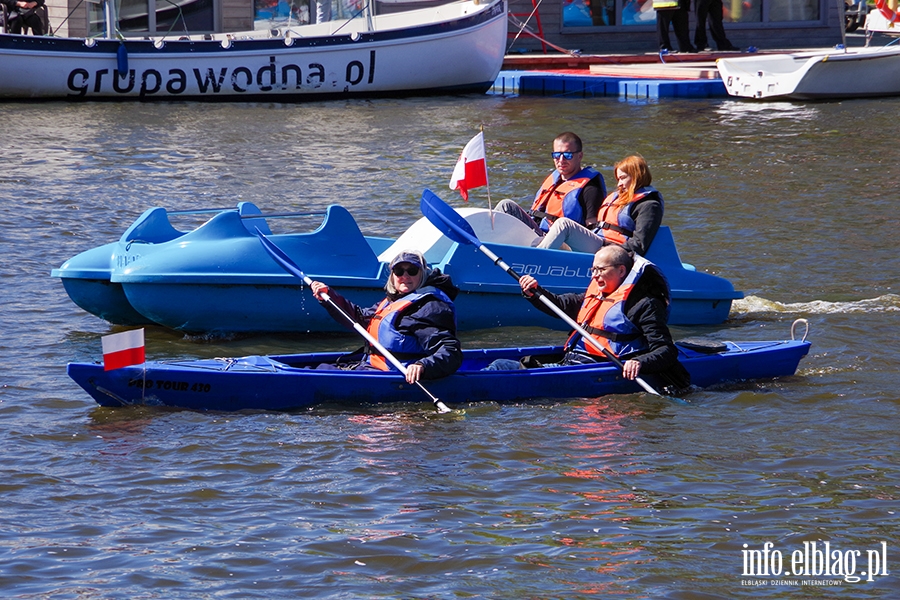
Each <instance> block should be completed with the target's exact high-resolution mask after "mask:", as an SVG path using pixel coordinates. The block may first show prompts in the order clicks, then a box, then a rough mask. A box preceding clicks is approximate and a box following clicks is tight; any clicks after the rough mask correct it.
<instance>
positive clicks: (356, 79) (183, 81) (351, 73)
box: [0, 0, 507, 101]
mask: <svg viewBox="0 0 900 600" xmlns="http://www.w3.org/2000/svg"><path fill="white" fill-rule="evenodd" d="M108 19H109V17H108ZM113 22H114V17H113ZM506 22H507V7H506V0H492V1H487V0H486V1H479V0H469V1H463V2H453V3H450V4H444V5H441V6H437V7H431V8H422V9H417V10H410V11H405V12H398V13H391V14H384V15H372V14H363V15H361V16H359V17H357V18H353V19H350V20H346V21H329V22H324V23H320V24H315V25H300V26H294V27H283V28H279V29H272V30H268V29H267V30H261V31H247V32H241V33H222V34H204V35H192V36H180V37H178V38H177V39H176V38H164V37H158V38H152V37H148V38H142V39H127V38H126V39H122V40H119V39H108V38H101V39H98V38H57V37H43V36H27V35H12V34H0V98H6V99H9V98H58V99H69V100H93V99H104V100H155V99H169V100H175V99H177V100H250V101H258V100H268V101H271V100H278V101H297V100H320V99H327V98H329V97H331V98H333V97H341V98H346V97H349V96H370V97H371V96H409V95H425V94H439V93H468V92H485V91H486V90H487V89H488V88H489V87H490V86H491V85H492V84H493V82H494V80H495V79H496V78H497V74H498V73H499V71H500V67H501V65H502V63H503V55H504V52H505V48H506V29H507V25H506Z"/></svg>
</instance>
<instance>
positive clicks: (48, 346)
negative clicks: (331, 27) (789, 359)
mask: <svg viewBox="0 0 900 600" xmlns="http://www.w3.org/2000/svg"><path fill="white" fill-rule="evenodd" d="M897 106H898V100H895V99H886V100H873V101H853V102H836V103H819V104H801V103H752V102H747V103H745V102H734V101H730V100H725V101H693V100H692V101H679V100H673V101H665V102H658V103H645V104H635V103H624V102H618V101H616V100H610V99H597V100H578V101H575V100H560V99H554V98H514V99H509V98H497V97H485V98H475V97H466V98H437V99H414V100H383V101H347V102H334V103H309V104H305V105H279V104H229V105H196V104H188V103H185V104H177V103H173V104H166V105H155V104H147V105H142V104H141V105H139V104H134V105H129V104H109V105H107V104H93V103H84V104H77V105H65V104H58V103H42V104H39V105H37V104H24V103H20V104H13V105H0V117H3V119H4V122H10V121H14V122H19V123H28V131H27V133H25V134H23V135H20V136H16V137H7V138H5V139H6V140H7V141H6V142H5V143H4V144H5V145H4V147H3V156H4V160H5V166H6V167H7V168H5V169H2V170H0V196H2V197H3V199H4V200H6V210H5V211H3V212H2V213H0V245H2V249H3V256H4V258H5V259H6V260H5V262H4V269H2V270H0V277H2V283H3V293H4V300H3V305H4V310H3V311H0V331H2V332H3V335H2V336H0V353H2V357H3V358H4V359H5V360H4V364H5V365H6V366H7V368H6V370H5V371H4V376H3V380H2V386H0V418H2V419H3V422H4V427H2V428H0V443H2V447H3V448H4V466H3V477H2V483H0V489H2V491H3V492H4V509H3V511H2V512H0V530H2V532H3V533H0V546H2V547H3V548H4V549H5V551H6V554H5V555H4V561H2V563H0V564H2V565H3V566H0V581H2V585H3V589H5V590H6V589H9V590H14V593H15V594H16V595H18V596H20V597H47V596H49V595H53V596H59V597H83V596H84V595H85V594H87V595H93V596H97V597H109V596H111V595H112V596H115V595H121V596H128V597H142V596H147V595H148V594H149V595H157V596H159V595H162V596H165V597H201V596H203V597H206V596H228V597H301V596H302V597H321V598H337V597H390V598H394V597H452V596H454V595H460V594H468V595H472V596H473V597H486V598H520V597H541V598H543V597H566V598H574V597H591V596H598V597H609V596H613V595H618V596H623V597H653V598H656V597H670V598H676V597H678V598H689V597H700V596H701V595H703V596H708V597H726V598H728V597H736V596H739V595H743V588H742V586H741V579H742V576H741V571H742V564H741V556H742V554H741V551H742V550H743V548H744V546H743V545H744V544H748V546H750V547H752V548H760V547H762V544H764V543H765V542H772V543H773V544H775V546H776V547H777V548H779V549H782V550H783V551H785V552H786V553H789V552H791V551H793V550H795V549H796V548H797V547H802V546H800V545H801V544H802V542H803V541H807V540H810V541H811V540H829V541H831V543H832V544H833V545H834V546H836V547H840V548H841V549H842V550H851V549H859V550H865V549H868V548H872V547H875V546H876V545H877V544H878V543H879V542H880V541H886V542H887V544H888V554H889V556H893V553H894V552H895V551H896V549H897V547H898V542H900V540H898V537H897V535H896V533H895V531H896V527H895V525H896V523H897V514H896V504H897V493H896V490H897V488H898V486H900V473H898V469H897V466H896V464H895V463H896V461H895V460H894V459H893V455H892V453H891V448H892V445H891V444H892V441H893V439H894V438H895V437H896V434H895V431H894V429H895V423H896V422H897V417H898V415H897V412H898V408H900V401H898V397H897V392H896V390H897V385H896V384H897V381H896V379H897V375H896V371H897V369H896V354H897V353H896V349H897V341H896V335H895V331H896V314H897V310H898V308H900V302H898V296H897V289H896V283H895V280H896V276H897V264H898V263H897V250H898V243H897V242H896V237H895V236H894V227H893V225H894V222H895V221H896V218H895V209H896V202H895V198H894V196H895V195H896V193H895V190H896V188H897V185H898V182H900V168H898V166H897V163H896V159H895V155H896V152H895V150H894V140H895V139H896V137H897V133H898V131H897V129H898V124H897V121H896V119H895V118H894V117H893V115H894V113H895V112H896V110H895V109H896V108H897ZM481 125H484V127H485V139H486V143H487V152H488V162H489V168H490V179H491V187H490V194H491V196H490V201H491V202H492V203H494V204H495V203H496V202H497V201H499V200H500V199H501V198H513V199H516V200H518V201H520V202H521V203H522V204H523V205H524V204H526V203H528V202H530V198H531V197H533V194H534V191H535V190H536V189H537V187H538V186H539V185H540V182H541V181H542V180H543V178H544V176H545V175H546V172H547V171H548V170H549V169H550V168H551V167H552V164H551V161H550V158H549V156H548V153H549V150H550V146H549V144H550V140H552V138H553V137H554V136H555V135H556V134H558V133H559V132H561V131H564V130H574V131H576V132H578V133H579V134H580V135H581V136H582V138H583V139H584V141H585V161H586V162H587V163H588V164H594V165H596V166H597V167H598V168H599V169H600V170H601V172H603V173H604V175H605V176H606V178H607V183H608V184H609V183H611V181H612V165H613V164H614V163H615V162H616V161H617V160H619V159H621V158H622V157H624V156H626V155H628V154H631V153H634V152H638V153H641V154H642V155H644V156H645V157H646V158H647V160H648V162H649V164H650V166H651V169H652V172H653V178H654V181H653V184H654V185H655V186H656V187H657V188H658V189H659V190H660V191H661V192H662V194H663V196H664V197H665V199H666V216H665V222H666V224H668V225H669V226H671V228H672V231H673V233H674V236H675V240H676V243H677V244H678V249H679V253H680V256H681V258H682V259H683V260H684V261H686V262H688V263H691V264H693V265H695V266H696V267H697V268H698V269H700V270H704V271H708V272H712V273H715V274H717V275H721V276H723V277H726V278H728V279H730V280H731V281H732V282H733V283H734V285H735V287H736V288H737V289H741V290H743V291H745V292H746V293H747V297H746V298H745V299H744V300H742V301H739V302H736V303H735V305H734V308H733V312H732V318H731V319H729V321H728V322H727V323H724V324H723V325H721V326H716V327H696V328H676V329H675V331H674V333H675V335H676V336H677V337H687V336H696V335H707V336H710V337H714V338H717V339H733V340H741V339H767V338H779V339H780V338H786V337H789V335H790V325H791V322H792V321H793V320H794V319H795V318H798V317H803V318H806V319H807V320H808V321H809V322H810V339H811V340H812V343H813V346H812V350H811V352H810V355H809V356H808V357H807V358H806V359H805V360H804V361H803V362H802V363H801V368H800V371H799V372H798V374H797V375H796V376H794V377H788V378H784V379H782V380H779V381H757V382H737V383H729V384H726V385H722V386H719V387H717V388H715V389H712V390H704V391H700V392H697V393H694V394H691V395H690V396H689V397H688V398H686V399H685V402H684V403H683V404H676V403H674V402H671V401H666V400H659V399H656V398H649V397H646V396H645V395H643V394H635V395H630V396H613V397H606V398H597V399H583V400H578V401H573V402H567V403H559V402H542V401H540V400H539V399H538V400H536V401H534V402H530V403H523V404H518V405H511V406H500V405H496V404H491V403H485V404H480V405H468V406H465V407H464V410H463V411H456V412H454V413H453V414H451V415H437V414H436V413H435V412H434V410H433V407H432V406H431V404H430V403H428V402H423V403H422V404H400V405H387V406H378V407H360V408H354V407H346V406H342V407H335V406H327V405H326V406H320V407H316V408H314V409H310V410H306V411H300V412H297V413H290V414H276V413H252V412H250V413H245V414H244V413H242V414H216V413H197V412H191V411H180V410H170V409H155V408H147V407H141V408H123V409H102V408H99V407H96V406H95V405H94V404H92V402H91V401H90V399H89V398H88V397H87V396H86V395H85V394H83V393H82V392H81V391H80V390H79V389H78V388H77V386H75V385H74V384H73V383H72V382H71V381H70V380H69V379H68V378H67V377H66V375H65V364H66V363H67V362H68V361H73V360H78V361H84V360H87V361H91V360H97V359H99V357H100V344H99V337H100V335H102V334H105V333H107V332H109V331H112V330H117V329H118V328H112V327H110V326H109V325H108V324H106V323H104V322H103V321H100V320H99V319H97V318H95V317H93V316H90V315H87V314H85V313H84V312H83V311H81V310H80V309H78V308H77V307H75V306H74V305H72V303H71V302H70V301H69V300H68V298H67V297H66V295H65V293H64V291H63V290H62V287H61V285H60V284H59V282H58V281H57V280H53V279H51V278H50V277H49V276H48V275H49V271H50V269H51V268H54V267H57V266H59V265H60V264H61V263H62V262H64V261H65V260H66V259H67V258H69V257H71V256H73V255H74V254H76V253H78V252H80V251H82V250H85V249H88V248H91V247H94V246H97V245H100V244H103V243H107V242H109V241H113V240H115V239H117V238H118V237H119V236H120V235H121V234H122V232H123V231H124V230H125V229H126V228H127V227H128V225H130V224H131V222H132V221H133V220H134V219H135V218H137V217H138V216H139V215H140V214H141V213H142V212H143V211H144V210H145V209H146V208H148V207H150V206H153V205H160V206H165V207H167V208H169V209H173V210H174V209H199V208H208V207H217V206H233V205H234V204H236V203H237V202H238V201H240V200H248V201H252V202H254V203H256V204H257V205H258V206H259V207H260V208H262V209H263V210H264V211H267V212H306V213H315V214H322V213H324V211H325V208H326V207H327V206H328V205H329V204H331V203H340V204H343V205H345V206H347V207H348V208H349V209H350V211H351V212H352V213H353V215H354V216H355V217H356V219H357V221H358V222H359V224H360V228H361V229H362V231H363V232H364V233H366V234H369V235H379V236H388V237H390V236H396V235H398V234H399V233H400V232H402V231H404V230H405V229H406V228H407V227H408V226H409V225H410V224H411V223H412V222H413V221H414V220H416V219H417V218H418V217H419V213H418V201H419V198H420V196H421V192H422V189H423V188H426V187H427V188H429V189H432V190H434V191H436V192H437V193H438V194H439V195H441V196H442V197H444V198H445V199H447V200H450V201H451V202H452V203H453V204H455V205H457V206H461V205H462V202H461V201H460V200H459V199H458V198H457V197H456V196H455V195H454V194H455V192H451V191H450V190H449V189H448V187H447V185H448V181H449V177H450V173H451V171H452V169H453V166H454V164H455V162H456V159H457V157H458V154H459V152H460V150H461V148H462V146H463V145H464V144H465V142H466V141H468V140H469V139H470V138H471V136H472V135H474V133H475V132H477V131H478V129H479V128H480V126H481ZM487 202H488V197H487V190H486V189H484V188H481V189H478V190H475V191H473V194H472V200H471V202H470V204H471V205H473V206H483V205H486V203H487ZM192 219H194V217H187V216H185V217H179V221H178V224H179V226H182V225H181V224H182V223H185V225H183V226H184V227H185V228H187V227H190V226H191V224H192V223H193V222H194V221H192ZM320 222H321V219H320V218H319V217H318V216H315V217H305V218H299V219H297V220H279V221H277V222H273V223H272V226H273V228H276V229H277V230H278V231H279V232H283V231H290V230H302V231H308V230H309V229H311V228H314V227H317V226H318V224H319V223H320ZM511 301H512V300H511ZM323 318H328V317H327V315H325V314H324V313H323ZM562 337H564V334H563V333H561V332H558V331H548V330H543V329H540V328H535V327H530V326H529V325H528V323H522V326H521V327H510V328H505V329H503V330H482V331H474V332H466V334H465V335H464V337H463V342H464V344H465V345H466V346H468V347H483V346H510V345H522V346H524V345H532V344H550V343H558V342H560V341H562ZM146 339H147V354H148V356H151V357H153V358H156V359H167V358H176V357H181V356H204V357H206V356H210V357H212V356H235V355H238V356H240V355H248V354H263V353H289V352H312V351H323V350H353V349H355V348H358V347H359V345H360V342H359V341H358V340H357V338H356V337H355V336H354V335H352V334H347V335H315V336H304V335H293V336H277V335H271V336H235V337H232V338H227V339H223V338H208V337H186V336H183V335H181V334H177V333H173V332H171V331H167V330H163V329H162V328H157V327H148V328H147V332H146ZM848 585H849V584H848ZM807 591H809V592H810V594H812V595H819V596H822V597H824V596H827V595H828V594H829V593H830V590H826V589H823V588H822V587H812V588H807ZM898 591H900V590H898V589H897V580H896V578H892V577H884V578H880V579H877V580H876V581H873V582H862V583H860V584H855V585H854V588H853V590H852V594H853V595H854V596H855V597H872V598H875V597H891V596H892V595H896V593H897V592H898ZM792 592H793V590H791V589H790V588H786V587H779V586H767V587H766V588H765V592H763V591H761V590H758V589H755V590H754V594H763V593H765V594H768V595H769V596H770V597H781V596H785V595H786V594H789V593H792ZM845 593H851V592H850V591H849V590H848V591H847V592H845Z"/></svg>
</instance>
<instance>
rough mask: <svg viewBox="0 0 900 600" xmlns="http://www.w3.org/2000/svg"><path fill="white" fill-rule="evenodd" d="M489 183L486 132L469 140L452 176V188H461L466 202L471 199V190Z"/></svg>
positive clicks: (481, 132) (461, 193) (479, 133)
mask: <svg viewBox="0 0 900 600" xmlns="http://www.w3.org/2000/svg"><path fill="white" fill-rule="evenodd" d="M487 183H488V174H487V161H486V159H485V152H484V132H483V131H480V132H478V135H476V136H475V137H473V138H472V139H471V140H469V143H468V144H466V147H465V148H463V151H462V154H460V155H459V160H458V161H457V162H456V167H455V168H454V169H453V175H452V176H451V177H450V189H451V190H459V194H460V195H461V196H462V197H463V200H465V201H466V202H468V201H469V190H471V189H473V188H477V187H481V186H483V185H487Z"/></svg>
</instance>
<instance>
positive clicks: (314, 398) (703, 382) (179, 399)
mask: <svg viewBox="0 0 900 600" xmlns="http://www.w3.org/2000/svg"><path fill="white" fill-rule="evenodd" d="M676 346H677V347H678V350H679V361H681V363H682V364H683V365H684V366H685V368H687V370H688V371H689V372H690V374H691V382H692V385H695V386H698V387H709V386H712V385H715V384H718V383H722V382H726V381H741V380H748V379H771V378H775V377H785V376H790V375H793V374H794V373H795V372H796V370H797V367H798V365H799V362H800V359H802V358H803V357H804V356H806V354H807V353H808V352H809V347H810V343H809V342H807V341H805V340H786V341H762V342H717V343H713V344H708V343H704V344H691V343H686V342H681V343H677V344H676ZM463 355H464V359H463V364H462V367H461V368H460V369H459V371H457V372H456V373H455V374H453V375H451V376H449V377H445V378H443V379H438V380H433V381H425V382H423V383H425V385H426V386H427V389H428V390H429V391H430V392H431V393H432V394H435V395H436V396H438V397H439V398H440V399H441V401H443V402H444V403H447V404H459V403H465V402H483V401H490V402H515V401H522V400H527V399H535V398H548V399H561V398H593V397H598V396H603V395H606V394H630V393H637V392H640V391H641V388H640V387H639V386H638V384H637V383H635V382H634V381H630V380H627V379H623V378H622V375H621V371H620V370H619V368H618V367H616V366H615V365H613V364H612V363H608V362H602V363H596V364H586V365H571V366H561V367H554V366H541V367H538V368H530V369H520V370H514V371H482V370H481V369H483V368H484V367H485V366H487V365H488V364H490V363H491V362H492V361H493V360H495V359H498V358H506V359H513V360H520V359H522V358H524V357H525V356H530V357H533V358H535V359H537V360H538V361H539V362H541V363H543V364H549V363H551V362H552V361H556V360H559V359H560V358H561V357H562V348H559V347H546V346H545V347H535V348H498V349H489V350H465V351H463ZM356 358H359V357H358V356H357V357H348V356H346V355H343V354H340V353H320V354H295V355H286V356H247V357H243V358H212V359H196V360H190V359H188V360H172V361H161V362H148V363H146V364H144V365H140V366H131V367H126V368H122V369H115V370H111V371H104V370H103V365H102V364H89V363H70V364H69V365H68V369H67V372H68V374H69V376H70V377H71V378H72V379H73V380H74V381H75V382H76V383H78V385H80V386H81V387H82V388H84V390H85V391H86V392H87V393H88V394H90V395H91V397H92V398H94V400H96V401H97V403H98V404H100V405H101V406H110V407H116V406H133V405H149V406H171V407H179V408H189V409H196V410H221V411H235V410H297V409H303V408H307V407H310V406H315V405H317V404H323V403H338V404H349V405H354V406H359V405H362V404H372V403H384V402H423V401H426V400H427V399H428V398H427V397H426V396H425V394H423V392H422V390H420V389H418V388H417V387H416V386H413V385H410V384H407V383H406V381H405V380H404V378H403V376H402V375H401V374H400V373H399V372H397V371H354V370H316V369H315V367H316V366H317V365H319V364H320V363H323V362H328V363H334V362H336V361H338V360H339V359H344V360H345V361H346V360H349V359H356Z"/></svg>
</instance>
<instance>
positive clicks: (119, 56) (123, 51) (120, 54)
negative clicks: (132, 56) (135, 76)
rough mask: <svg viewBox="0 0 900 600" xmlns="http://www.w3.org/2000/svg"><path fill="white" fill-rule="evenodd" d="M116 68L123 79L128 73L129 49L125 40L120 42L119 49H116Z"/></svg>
mask: <svg viewBox="0 0 900 600" xmlns="http://www.w3.org/2000/svg"><path fill="white" fill-rule="evenodd" d="M116 69H117V70H118V72H119V77H121V78H122V79H124V78H125V76H126V75H128V49H127V48H126V47H125V44H124V43H123V42H119V49H118V50H116Z"/></svg>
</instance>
